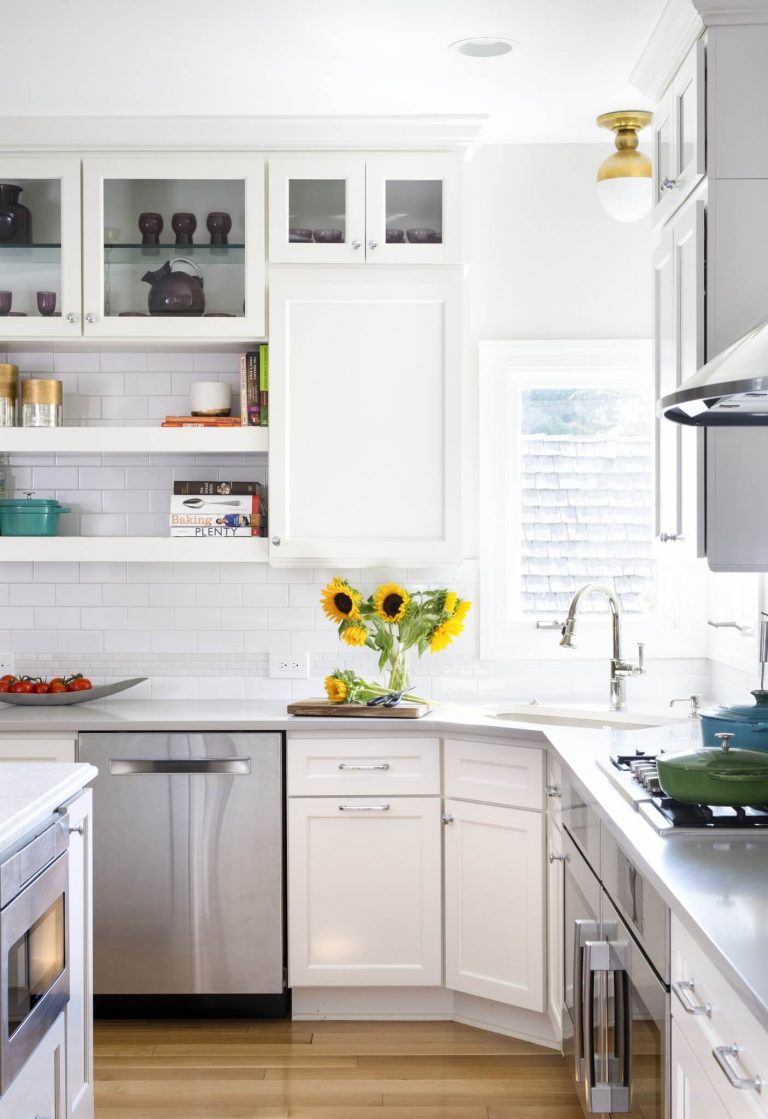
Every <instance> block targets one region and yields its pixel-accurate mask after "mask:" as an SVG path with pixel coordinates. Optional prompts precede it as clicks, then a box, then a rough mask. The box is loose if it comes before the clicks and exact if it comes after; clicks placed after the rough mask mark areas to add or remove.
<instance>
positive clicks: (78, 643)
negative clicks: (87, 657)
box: [59, 629, 104, 671]
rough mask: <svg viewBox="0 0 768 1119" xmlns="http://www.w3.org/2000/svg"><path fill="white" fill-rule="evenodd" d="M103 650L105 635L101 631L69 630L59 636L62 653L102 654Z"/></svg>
mask: <svg viewBox="0 0 768 1119" xmlns="http://www.w3.org/2000/svg"><path fill="white" fill-rule="evenodd" d="M103 648H104V634H103V633H102V631H101V630H99V629H95V630H91V631H89V632H87V633H86V632H85V630H79V629H68V630H62V631H61V633H60V634H59V652H60V653H77V654H83V653H100V652H101V651H102V650H103ZM62 671H65V669H62Z"/></svg>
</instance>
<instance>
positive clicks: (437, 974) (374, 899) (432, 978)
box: [288, 797, 442, 987]
mask: <svg viewBox="0 0 768 1119" xmlns="http://www.w3.org/2000/svg"><path fill="white" fill-rule="evenodd" d="M440 840H441V836H440V799H439V798H438V797H341V798H338V799H337V798H335V797H296V798H292V799H290V800H289V801H288V961H289V966H288V978H289V983H290V985H291V986H292V987H339V986H344V987H371V986H393V987H397V986H417V987H425V986H438V985H440V984H441V983H442V922H441V890H440V879H441V875H440V847H441V843H440Z"/></svg>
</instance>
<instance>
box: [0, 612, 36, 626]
mask: <svg viewBox="0 0 768 1119" xmlns="http://www.w3.org/2000/svg"><path fill="white" fill-rule="evenodd" d="M34 625H35V611H34V607H31V606H0V627H1V628H2V629H9V630H15V629H34Z"/></svg>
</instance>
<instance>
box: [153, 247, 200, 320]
mask: <svg viewBox="0 0 768 1119" xmlns="http://www.w3.org/2000/svg"><path fill="white" fill-rule="evenodd" d="M179 264H185V265H187V267H188V268H189V272H183V271H181V269H179V268H178V265H179ZM141 278H142V280H143V281H144V283H145V284H149V285H150V288H149V296H148V298H147V303H148V306H149V313H150V315H202V313H203V311H204V310H205V292H204V291H203V273H202V271H201V269H200V267H199V266H198V265H197V264H195V262H194V261H193V260H187V258H186V257H183V256H178V257H176V258H175V260H174V261H173V262H171V261H170V260H166V262H165V264H163V265H161V267H160V268H158V269H156V270H155V271H154V272H145V273H144V275H143V276H142V277H141Z"/></svg>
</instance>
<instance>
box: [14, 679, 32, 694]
mask: <svg viewBox="0 0 768 1119" xmlns="http://www.w3.org/2000/svg"><path fill="white" fill-rule="evenodd" d="M11 691H12V692H16V694H17V695H22V694H23V695H28V694H29V693H30V692H31V691H32V684H30V682H29V680H17V681H16V683H15V684H11Z"/></svg>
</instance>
